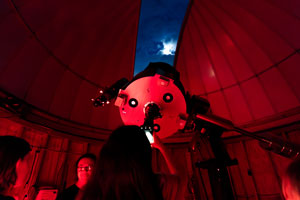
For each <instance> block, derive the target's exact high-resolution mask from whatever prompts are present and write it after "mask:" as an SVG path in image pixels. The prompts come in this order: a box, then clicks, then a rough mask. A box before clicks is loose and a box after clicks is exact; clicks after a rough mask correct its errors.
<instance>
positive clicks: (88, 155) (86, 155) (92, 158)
mask: <svg viewBox="0 0 300 200" xmlns="http://www.w3.org/2000/svg"><path fill="white" fill-rule="evenodd" d="M83 158H89V159H91V160H93V161H94V162H95V163H96V156H95V155H94V154H92V153H86V154H83V155H82V156H80V157H79V158H78V159H77V161H76V165H75V167H76V179H78V176H77V167H78V163H79V162H80V160H81V159H83Z"/></svg>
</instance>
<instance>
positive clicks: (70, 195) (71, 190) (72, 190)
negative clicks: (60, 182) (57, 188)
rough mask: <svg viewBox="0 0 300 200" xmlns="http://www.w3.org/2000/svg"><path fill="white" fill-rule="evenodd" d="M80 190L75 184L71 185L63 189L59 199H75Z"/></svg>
mask: <svg viewBox="0 0 300 200" xmlns="http://www.w3.org/2000/svg"><path fill="white" fill-rule="evenodd" d="M78 191H79V188H78V187H77V186H76V185H75V184H74V185H71V186H70V187H68V188H66V189H65V190H63V191H62V193H61V194H60V195H58V197H57V200H65V199H68V200H69V199H75V197H76V195H77V193H78Z"/></svg>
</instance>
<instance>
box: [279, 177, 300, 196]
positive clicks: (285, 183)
mask: <svg viewBox="0 0 300 200" xmlns="http://www.w3.org/2000/svg"><path fill="white" fill-rule="evenodd" d="M282 193H283V196H284V198H285V199H286V200H300V195H299V193H298V192H297V191H296V188H295V187H294V186H293V185H292V183H291V181H290V180H289V179H288V178H287V177H284V178H283V180H282Z"/></svg>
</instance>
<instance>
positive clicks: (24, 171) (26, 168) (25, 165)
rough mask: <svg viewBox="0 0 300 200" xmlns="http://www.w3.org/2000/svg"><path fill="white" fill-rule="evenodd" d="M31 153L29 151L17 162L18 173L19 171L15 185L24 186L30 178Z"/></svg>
mask: <svg viewBox="0 0 300 200" xmlns="http://www.w3.org/2000/svg"><path fill="white" fill-rule="evenodd" d="M30 158H31V156H30V154H29V153H28V154H27V155H26V156H25V157H24V158H23V159H19V160H18V162H17V164H16V173H17V180H16V184H15V186H14V187H16V188H17V187H20V186H23V185H24V184H25V183H26V181H27V179H28V178H29V174H30V168H31V166H30V164H31V162H30Z"/></svg>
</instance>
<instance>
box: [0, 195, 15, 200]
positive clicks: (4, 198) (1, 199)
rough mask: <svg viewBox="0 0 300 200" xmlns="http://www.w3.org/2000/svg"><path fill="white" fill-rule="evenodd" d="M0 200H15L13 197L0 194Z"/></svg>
mask: <svg viewBox="0 0 300 200" xmlns="http://www.w3.org/2000/svg"><path fill="white" fill-rule="evenodd" d="M0 200H15V199H14V198H13V197H9V196H3V195H1V194H0Z"/></svg>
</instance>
